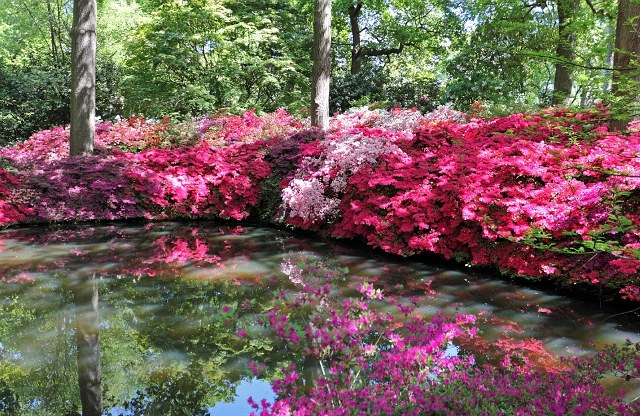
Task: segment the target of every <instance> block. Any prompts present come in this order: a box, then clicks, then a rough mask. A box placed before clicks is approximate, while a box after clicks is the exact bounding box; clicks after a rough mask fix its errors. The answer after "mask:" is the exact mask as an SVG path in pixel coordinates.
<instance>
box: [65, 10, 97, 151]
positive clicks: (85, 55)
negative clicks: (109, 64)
mask: <svg viewBox="0 0 640 416" xmlns="http://www.w3.org/2000/svg"><path fill="white" fill-rule="evenodd" d="M96 19H97V12H96V0H73V27H72V29H71V141H70V147H71V152H70V154H71V156H76V155H84V156H87V155H91V154H93V142H94V135H95V113H96Z"/></svg>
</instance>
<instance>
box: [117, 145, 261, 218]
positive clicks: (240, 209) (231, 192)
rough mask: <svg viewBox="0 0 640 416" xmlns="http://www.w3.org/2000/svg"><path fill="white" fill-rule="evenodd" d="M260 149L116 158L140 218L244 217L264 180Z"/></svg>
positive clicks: (156, 152) (183, 151)
mask: <svg viewBox="0 0 640 416" xmlns="http://www.w3.org/2000/svg"><path fill="white" fill-rule="evenodd" d="M262 148H263V145H262V144H260V143H256V144H251V145H236V146H231V147H228V148H225V149H218V148H212V147H210V146H206V145H201V146H196V147H185V148H181V149H176V150H168V149H159V150H147V151H144V152H141V153H138V154H122V155H121V157H122V158H123V159H125V160H127V161H128V162H129V163H130V164H129V166H128V167H127V169H126V171H125V173H124V175H125V176H126V177H127V178H128V179H129V180H131V182H132V189H133V190H134V191H135V192H138V194H139V198H141V200H142V203H141V204H142V205H143V206H144V208H145V215H146V216H147V217H150V218H154V217H160V218H164V217H167V216H212V215H217V216H220V217H223V218H234V219H237V220H240V219H243V218H246V217H247V216H248V215H249V210H250V208H251V207H253V206H255V205H256V204H257V203H258V200H259V198H260V187H259V183H260V181H261V180H263V179H264V178H266V177H267V176H269V174H270V172H271V171H270V168H269V165H268V164H267V163H266V162H264V160H263V155H262V153H261V152H260V150H262Z"/></svg>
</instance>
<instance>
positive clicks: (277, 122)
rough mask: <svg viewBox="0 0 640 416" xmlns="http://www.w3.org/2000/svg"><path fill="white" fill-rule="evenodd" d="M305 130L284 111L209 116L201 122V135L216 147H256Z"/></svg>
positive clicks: (199, 133) (201, 119) (199, 126)
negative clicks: (255, 145)
mask: <svg viewBox="0 0 640 416" xmlns="http://www.w3.org/2000/svg"><path fill="white" fill-rule="evenodd" d="M300 128H302V124H301V123H300V122H299V121H297V120H296V119H295V118H294V117H293V116H292V115H290V114H289V113H287V112H286V111H285V110H284V109H279V110H277V111H275V112H273V113H269V114H267V115H265V116H264V117H258V116H256V114H255V112H254V111H253V110H251V111H247V112H246V113H244V114H242V115H220V116H205V117H202V118H200V120H198V126H197V132H198V135H199V136H200V137H202V138H203V139H204V140H205V141H206V142H208V143H209V144H211V145H214V146H228V145H230V144H233V143H237V142H242V143H253V142H255V141H258V140H265V139H269V138H271V137H282V136H285V135H287V134H288V133H291V132H293V131H294V130H298V129H300Z"/></svg>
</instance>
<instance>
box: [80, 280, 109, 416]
mask: <svg viewBox="0 0 640 416" xmlns="http://www.w3.org/2000/svg"><path fill="white" fill-rule="evenodd" d="M74 303H75V306H76V314H77V315H76V320H75V332H76V346H77V348H78V356H77V358H78V385H79V387H80V401H81V402H82V416H100V415H101V414H102V386H101V382H102V369H101V365H100V331H99V328H100V315H99V314H98V281H97V280H96V277H95V276H93V277H92V278H90V279H83V280H82V281H79V282H76V286H75V288H74Z"/></svg>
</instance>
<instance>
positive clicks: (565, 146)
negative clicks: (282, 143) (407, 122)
mask: <svg viewBox="0 0 640 416" xmlns="http://www.w3.org/2000/svg"><path fill="white" fill-rule="evenodd" d="M604 121H605V117H604V115H603V114H602V113H601V111H599V110H594V111H591V112H587V113H581V114H570V113H567V112H566V111H564V110H558V109H555V110H549V111H547V112H543V113H541V114H537V115H522V114H516V115H512V116H509V117H501V118H495V119H491V120H480V119H476V120H473V121H472V122H469V123H465V124H459V123H456V122H453V121H442V122H431V121H428V120H422V122H421V124H422V125H421V126H420V127H418V128H417V129H416V130H415V131H414V132H413V135H411V134H404V135H403V134H400V133H399V132H396V131H393V130H380V131H377V132H376V133H375V134H376V135H377V136H376V137H378V138H379V140H380V141H381V142H383V143H384V144H382V145H380V147H376V146H375V145H371V144H369V143H368V149H371V150H367V152H369V153H366V156H363V157H360V155H359V153H358V152H360V150H358V149H357V148H356V147H354V146H353V145H351V147H350V148H349V151H347V152H342V153H340V152H336V151H332V149H333V148H335V147H338V146H349V141H350V140H351V141H353V139H352V137H353V136H350V135H344V136H342V137H341V136H340V135H339V134H335V135H333V136H331V135H330V136H329V137H328V139H325V140H324V141H323V142H320V143H311V144H309V145H305V146H303V147H302V148H301V151H302V154H303V155H305V157H304V158H303V159H302V160H301V161H300V163H299V168H298V171H297V172H296V173H295V175H294V179H293V180H292V181H290V182H289V183H286V184H284V186H283V208H284V209H286V210H287V212H288V216H287V218H286V221H287V222H288V223H289V224H292V225H295V226H302V227H313V228H318V229H323V230H327V231H329V232H330V233H331V235H333V236H336V237H347V238H354V237H358V238H363V239H364V240H365V241H367V242H368V243H369V244H370V245H373V246H376V247H380V248H382V249H383V250H385V251H388V252H392V253H397V254H402V255H408V254H413V253H419V252H425V251H428V252H434V253H438V254H441V255H443V256H444V257H445V258H456V259H459V260H466V261H469V262H471V263H473V264H479V265H495V266H498V267H499V268H501V269H503V270H505V271H507V272H509V273H513V274H519V275H525V276H534V277H539V278H548V277H552V278H553V277H556V278H559V279H560V280H566V281H569V282H572V283H575V282H580V283H585V284H592V285H608V286H610V287H614V288H615V287H617V288H622V292H621V293H622V294H623V295H624V296H625V298H628V299H631V300H635V301H638V300H640V298H638V297H637V293H638V278H637V276H638V270H639V269H640V255H639V254H640V228H639V226H640V211H639V209H638V207H639V204H638V202H639V201H638V197H639V196H640V191H639V190H638V185H639V184H640V159H638V157H637V154H638V152H639V151H640V135H638V134H631V135H629V136H621V135H618V134H614V133H611V132H609V131H608V130H607V128H606V126H605V124H604ZM354 131H355V130H354ZM361 134H365V135H366V134H371V133H361ZM341 139H342V142H341V141H340V140H341ZM334 141H338V144H334ZM382 149H384V150H382Z"/></svg>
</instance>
